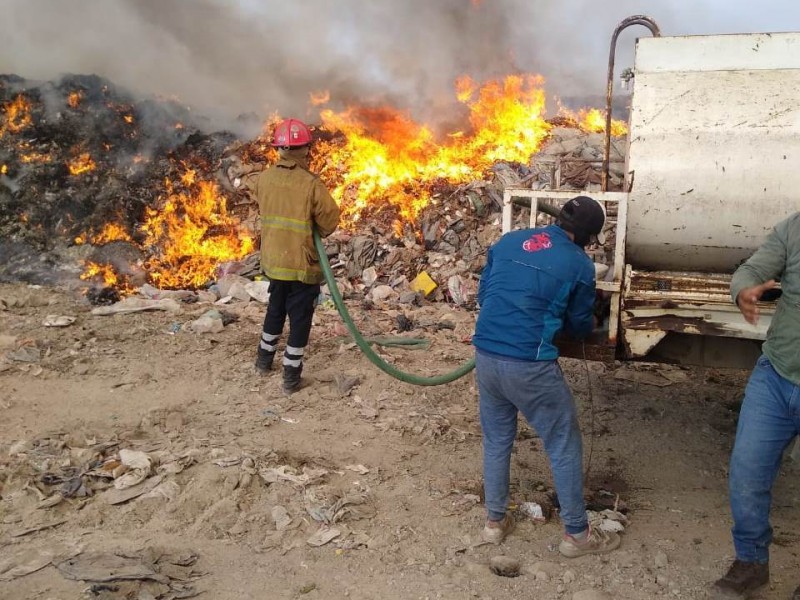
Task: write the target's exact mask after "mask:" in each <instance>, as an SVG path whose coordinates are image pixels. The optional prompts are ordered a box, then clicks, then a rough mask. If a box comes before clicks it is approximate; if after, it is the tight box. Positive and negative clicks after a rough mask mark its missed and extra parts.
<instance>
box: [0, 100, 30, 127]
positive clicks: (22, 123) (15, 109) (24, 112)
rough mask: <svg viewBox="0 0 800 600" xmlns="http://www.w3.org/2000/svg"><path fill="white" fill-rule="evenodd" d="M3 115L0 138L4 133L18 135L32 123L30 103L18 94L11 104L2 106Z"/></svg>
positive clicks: (0, 124)
mask: <svg viewBox="0 0 800 600" xmlns="http://www.w3.org/2000/svg"><path fill="white" fill-rule="evenodd" d="M3 113H4V117H5V118H4V121H3V123H0V138H1V137H3V136H4V135H5V134H6V132H10V133H19V132H20V131H22V130H23V129H25V128H26V127H28V126H29V125H30V124H31V123H33V119H32V118H31V103H30V102H29V101H28V99H27V98H26V97H25V96H24V95H22V94H19V95H18V96H17V97H16V98H14V100H12V101H11V102H7V103H6V104H4V105H3Z"/></svg>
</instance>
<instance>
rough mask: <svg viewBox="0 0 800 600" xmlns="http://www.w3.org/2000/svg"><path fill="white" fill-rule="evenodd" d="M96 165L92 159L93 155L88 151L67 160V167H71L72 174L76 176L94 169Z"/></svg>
mask: <svg viewBox="0 0 800 600" xmlns="http://www.w3.org/2000/svg"><path fill="white" fill-rule="evenodd" d="M96 166H97V165H96V164H95V162H94V160H92V157H91V155H90V154H89V153H88V152H83V153H81V154H79V155H78V156H76V157H75V158H73V159H72V160H70V161H69V162H67V167H68V168H69V172H70V174H71V175H75V176H77V175H82V174H83V173H88V172H89V171H93V170H94V169H95V167H96Z"/></svg>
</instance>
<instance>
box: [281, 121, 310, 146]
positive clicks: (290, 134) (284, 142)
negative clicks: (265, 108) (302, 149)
mask: <svg viewBox="0 0 800 600" xmlns="http://www.w3.org/2000/svg"><path fill="white" fill-rule="evenodd" d="M310 143H311V130H310V129H309V128H308V125H306V124H305V123H303V122H302V121H300V120H298V119H285V120H283V121H281V122H280V123H278V125H277V127H275V132H274V133H273V135H272V145H273V146H278V147H281V148H284V147H287V146H288V147H290V148H291V147H295V148H296V147H298V146H306V145H308V144H310Z"/></svg>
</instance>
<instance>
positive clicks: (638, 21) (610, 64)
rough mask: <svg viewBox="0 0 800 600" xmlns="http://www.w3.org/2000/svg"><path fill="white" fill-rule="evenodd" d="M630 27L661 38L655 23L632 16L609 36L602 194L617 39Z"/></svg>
mask: <svg viewBox="0 0 800 600" xmlns="http://www.w3.org/2000/svg"><path fill="white" fill-rule="evenodd" d="M631 25H642V26H644V27H647V28H648V29H649V30H650V33H652V34H653V37H661V30H660V29H659V28H658V25H657V24H656V22H655V21H654V20H653V19H651V18H650V17H648V16H645V15H634V16H632V17H628V18H627V19H625V20H624V21H622V22H621V23H620V24H619V25H617V28H616V29H615V30H614V35H612V36H611V50H610V51H609V53H608V82H607V87H606V131H605V134H606V137H605V145H604V146H603V172H602V174H601V180H600V181H601V186H602V190H603V191H604V192H607V191H608V169H609V163H610V162H611V101H612V98H613V95H614V59H615V57H616V53H617V38H618V37H619V34H620V33H622V31H623V30H624V29H627V28H628V27H630V26H631Z"/></svg>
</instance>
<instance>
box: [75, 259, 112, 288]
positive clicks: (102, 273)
mask: <svg viewBox="0 0 800 600" xmlns="http://www.w3.org/2000/svg"><path fill="white" fill-rule="evenodd" d="M84 267H85V269H84V271H83V273H81V279H82V280H84V281H86V280H88V279H100V280H102V281H103V283H104V284H105V285H106V286H107V287H117V286H118V285H119V283H120V277H119V276H118V275H117V273H116V272H115V271H114V268H113V267H112V266H111V265H101V264H98V263H96V262H92V261H90V260H87V261H86V262H85V263H84Z"/></svg>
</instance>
